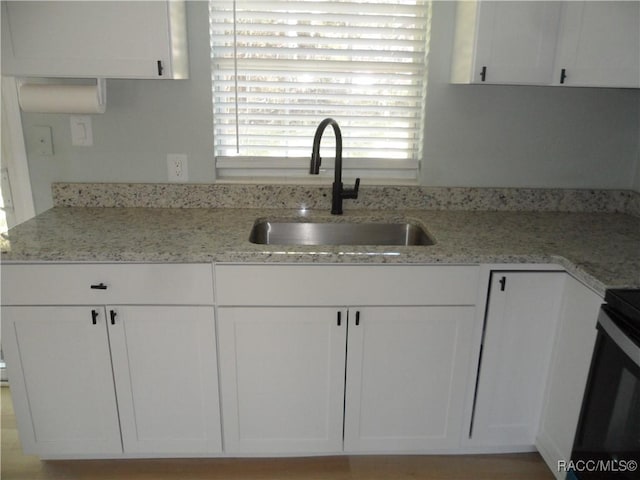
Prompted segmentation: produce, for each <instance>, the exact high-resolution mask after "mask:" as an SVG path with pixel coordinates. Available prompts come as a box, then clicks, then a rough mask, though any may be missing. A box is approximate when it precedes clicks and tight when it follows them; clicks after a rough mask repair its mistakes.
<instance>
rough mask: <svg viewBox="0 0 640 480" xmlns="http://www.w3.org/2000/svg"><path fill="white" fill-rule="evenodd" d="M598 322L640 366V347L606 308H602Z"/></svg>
mask: <svg viewBox="0 0 640 480" xmlns="http://www.w3.org/2000/svg"><path fill="white" fill-rule="evenodd" d="M598 324H599V325H600V327H602V329H603V330H604V331H605V332H606V333H607V335H609V337H611V339H612V340H613V341H614V342H615V344H616V345H617V346H618V348H620V350H622V351H623V352H624V353H625V355H626V356H627V357H629V358H630V359H631V361H632V362H633V363H635V364H636V365H637V366H638V367H640V347H639V346H638V345H636V344H635V343H633V340H631V339H630V338H629V336H628V335H626V334H625V333H624V331H622V329H621V328H620V327H619V326H618V325H617V324H616V323H615V322H614V321H613V320H612V319H611V316H610V315H609V314H608V313H607V312H605V311H604V310H600V314H599V315H598Z"/></svg>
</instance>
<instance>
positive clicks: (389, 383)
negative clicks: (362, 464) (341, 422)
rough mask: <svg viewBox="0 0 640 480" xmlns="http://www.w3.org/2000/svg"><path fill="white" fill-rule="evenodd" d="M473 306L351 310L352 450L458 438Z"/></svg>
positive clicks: (395, 448)
mask: <svg viewBox="0 0 640 480" xmlns="http://www.w3.org/2000/svg"><path fill="white" fill-rule="evenodd" d="M357 314H359V319H358V320H359V322H357V320H356V318H357V317H356V315H357ZM474 314H475V309H474V308H473V307H375V308H374V307H372V308H360V309H350V310H349V341H348V349H347V382H346V384H347V386H346V401H345V406H346V408H345V432H344V435H345V450H346V451H348V452H358V451H367V452H379V451H384V452H424V451H429V450H431V451H434V450H438V449H440V450H443V449H451V448H455V447H457V446H459V444H460V435H461V431H462V417H463V407H464V396H465V392H466V388H467V383H468V372H469V366H470V363H469V362H470V351H471V342H472V333H473V322H474ZM357 323H359V324H357Z"/></svg>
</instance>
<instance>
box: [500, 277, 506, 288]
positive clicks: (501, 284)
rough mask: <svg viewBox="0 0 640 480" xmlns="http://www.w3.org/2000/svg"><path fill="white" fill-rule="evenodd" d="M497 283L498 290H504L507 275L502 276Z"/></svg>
mask: <svg viewBox="0 0 640 480" xmlns="http://www.w3.org/2000/svg"><path fill="white" fill-rule="evenodd" d="M499 283H500V291H501V292H504V289H505V288H507V277H502V278H501V279H500V281H499Z"/></svg>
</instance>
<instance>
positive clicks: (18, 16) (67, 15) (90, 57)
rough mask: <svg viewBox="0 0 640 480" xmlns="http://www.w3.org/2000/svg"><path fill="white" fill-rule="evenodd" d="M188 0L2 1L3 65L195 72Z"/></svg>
mask: <svg viewBox="0 0 640 480" xmlns="http://www.w3.org/2000/svg"><path fill="white" fill-rule="evenodd" d="M188 68H189V65H188V52H187V40H186V18H185V5H184V2H182V1H135V2H77V1H62V2H48V1H35V2H22V1H11V2H2V73H3V74H4V75H15V76H40V77H106V78H156V79H165V78H175V79H178V78H188Z"/></svg>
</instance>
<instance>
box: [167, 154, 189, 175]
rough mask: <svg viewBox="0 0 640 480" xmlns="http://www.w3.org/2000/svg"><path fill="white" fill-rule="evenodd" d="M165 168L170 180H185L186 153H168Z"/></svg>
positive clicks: (187, 173) (186, 168)
mask: <svg viewBox="0 0 640 480" xmlns="http://www.w3.org/2000/svg"><path fill="white" fill-rule="evenodd" d="M167 169H168V174H169V181H170V182H186V181H188V180H189V166H188V165H187V155H186V154H184V153H168V154H167Z"/></svg>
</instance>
